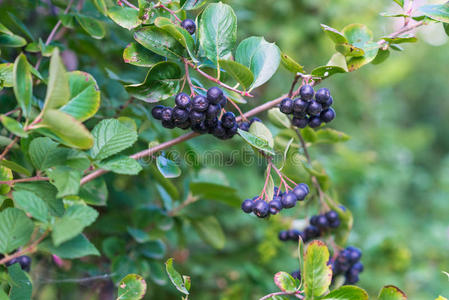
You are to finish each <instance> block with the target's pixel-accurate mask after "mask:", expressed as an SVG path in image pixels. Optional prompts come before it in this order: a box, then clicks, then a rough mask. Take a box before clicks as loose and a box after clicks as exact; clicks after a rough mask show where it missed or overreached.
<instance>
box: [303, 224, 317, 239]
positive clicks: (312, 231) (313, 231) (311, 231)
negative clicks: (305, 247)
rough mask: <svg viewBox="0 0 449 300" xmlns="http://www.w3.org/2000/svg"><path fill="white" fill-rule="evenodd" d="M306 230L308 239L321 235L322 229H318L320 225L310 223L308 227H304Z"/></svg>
mask: <svg viewBox="0 0 449 300" xmlns="http://www.w3.org/2000/svg"><path fill="white" fill-rule="evenodd" d="M304 232H305V234H306V238H307V239H308V240H310V239H314V238H317V237H319V236H320V230H319V229H318V227H316V226H314V225H309V226H307V227H306V229H304Z"/></svg>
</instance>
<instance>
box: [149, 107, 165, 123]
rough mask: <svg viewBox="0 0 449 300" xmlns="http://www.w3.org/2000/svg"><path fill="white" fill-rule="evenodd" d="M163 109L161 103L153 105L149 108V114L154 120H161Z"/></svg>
mask: <svg viewBox="0 0 449 300" xmlns="http://www.w3.org/2000/svg"><path fill="white" fill-rule="evenodd" d="M163 109H164V106H163V105H156V106H155V107H153V109H152V110H151V115H152V116H153V118H155V119H156V120H161V119H162V110H163Z"/></svg>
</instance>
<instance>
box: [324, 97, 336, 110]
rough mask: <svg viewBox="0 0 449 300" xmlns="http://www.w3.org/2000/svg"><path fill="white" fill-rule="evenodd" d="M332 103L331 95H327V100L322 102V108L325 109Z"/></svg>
mask: <svg viewBox="0 0 449 300" xmlns="http://www.w3.org/2000/svg"><path fill="white" fill-rule="evenodd" d="M333 103H334V99H333V98H332V97H329V100H327V102H326V103H325V104H323V109H327V108H329V107H331V106H332V104H333Z"/></svg>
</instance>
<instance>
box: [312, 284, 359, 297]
mask: <svg viewBox="0 0 449 300" xmlns="http://www.w3.org/2000/svg"><path fill="white" fill-rule="evenodd" d="M320 299H323V300H324V299H326V300H368V294H367V293H366V292H365V291H364V290H362V289H361V288H359V287H356V286H350V285H347V286H342V287H340V288H338V289H336V290H333V291H332V292H330V293H329V294H327V295H326V296H324V297H322V298H320Z"/></svg>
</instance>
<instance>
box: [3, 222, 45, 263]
mask: <svg viewBox="0 0 449 300" xmlns="http://www.w3.org/2000/svg"><path fill="white" fill-rule="evenodd" d="M49 232H50V231H49V230H46V231H45V232H44V233H43V234H42V235H41V236H40V237H39V238H38V239H37V240H35V241H34V242H32V243H31V244H30V245H29V246H28V247H26V248H25V249H23V250H20V251H17V252H16V253H14V254H12V255H7V256H5V257H4V258H3V259H1V260H0V265H4V264H5V263H7V262H8V261H10V260H12V259H14V258H17V257H19V256H22V255H25V254H29V253H33V252H34V251H36V247H37V245H38V244H39V243H40V242H42V240H43V239H44V238H45V237H46V236H47V235H48V233H49Z"/></svg>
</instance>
